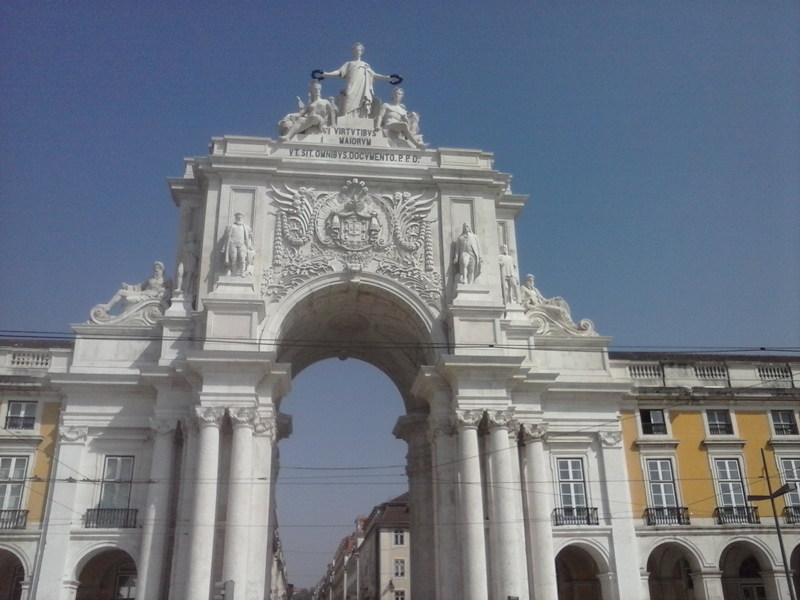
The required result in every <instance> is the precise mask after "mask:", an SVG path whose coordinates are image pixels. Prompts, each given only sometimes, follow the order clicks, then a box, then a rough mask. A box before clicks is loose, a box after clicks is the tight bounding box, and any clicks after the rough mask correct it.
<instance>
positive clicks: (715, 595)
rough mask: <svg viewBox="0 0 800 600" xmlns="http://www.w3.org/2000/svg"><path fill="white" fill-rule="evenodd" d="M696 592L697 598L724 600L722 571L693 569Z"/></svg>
mask: <svg viewBox="0 0 800 600" xmlns="http://www.w3.org/2000/svg"><path fill="white" fill-rule="evenodd" d="M692 581H693V582H694V594H695V597H696V598H697V600H722V599H723V598H724V597H725V594H724V592H723V591H722V571H716V570H713V571H692Z"/></svg>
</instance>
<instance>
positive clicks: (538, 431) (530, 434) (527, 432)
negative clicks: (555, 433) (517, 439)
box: [520, 423, 547, 444]
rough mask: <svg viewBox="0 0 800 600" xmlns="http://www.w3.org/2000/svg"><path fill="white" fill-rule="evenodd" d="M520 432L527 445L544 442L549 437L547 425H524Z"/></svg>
mask: <svg viewBox="0 0 800 600" xmlns="http://www.w3.org/2000/svg"><path fill="white" fill-rule="evenodd" d="M520 430H521V431H522V441H523V442H524V443H525V444H529V443H531V442H543V441H544V440H545V438H546V437H547V423H523V424H522V425H521V426H520Z"/></svg>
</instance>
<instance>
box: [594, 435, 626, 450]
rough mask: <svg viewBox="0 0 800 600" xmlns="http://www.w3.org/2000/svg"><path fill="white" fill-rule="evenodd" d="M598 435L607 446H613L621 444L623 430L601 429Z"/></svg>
mask: <svg viewBox="0 0 800 600" xmlns="http://www.w3.org/2000/svg"><path fill="white" fill-rule="evenodd" d="M597 435H598V437H599V438H600V442H601V443H602V444H603V446H605V447H606V448H613V447H615V446H619V445H620V443H622V432H621V431H601V432H599V433H598V434H597Z"/></svg>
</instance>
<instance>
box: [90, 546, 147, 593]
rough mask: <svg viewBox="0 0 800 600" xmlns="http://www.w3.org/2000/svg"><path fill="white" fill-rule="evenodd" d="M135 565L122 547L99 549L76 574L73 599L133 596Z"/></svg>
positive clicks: (134, 591)
mask: <svg viewBox="0 0 800 600" xmlns="http://www.w3.org/2000/svg"><path fill="white" fill-rule="evenodd" d="M136 575H137V572H136V564H135V563H134V562H133V559H132V558H131V556H130V555H129V554H128V553H127V552H125V551H124V550H117V549H108V550H103V551H101V552H99V553H98V554H96V555H95V556H93V557H92V558H90V559H89V560H88V561H87V562H86V564H85V565H83V568H81V570H80V573H79V574H78V582H79V585H78V591H77V594H76V596H75V600H117V599H119V598H135V597H136Z"/></svg>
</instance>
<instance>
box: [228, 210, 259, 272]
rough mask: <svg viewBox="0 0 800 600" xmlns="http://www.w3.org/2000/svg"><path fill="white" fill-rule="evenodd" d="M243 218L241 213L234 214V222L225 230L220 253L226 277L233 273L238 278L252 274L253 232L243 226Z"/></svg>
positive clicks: (253, 256) (253, 254)
mask: <svg viewBox="0 0 800 600" xmlns="http://www.w3.org/2000/svg"><path fill="white" fill-rule="evenodd" d="M243 218H244V215H243V214H242V213H240V212H239V213H236V214H235V215H234V219H235V220H234V222H233V223H232V224H230V225H228V226H227V227H226V228H225V236H224V238H223V248H222V253H223V254H224V256H225V268H226V269H227V273H226V274H227V275H233V274H234V273H235V274H236V275H238V276H239V277H245V276H246V275H248V274H250V273H252V268H251V267H252V266H253V262H254V261H255V249H254V248H253V232H252V230H251V229H250V227H249V226H248V225H245V223H244V221H243Z"/></svg>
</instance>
